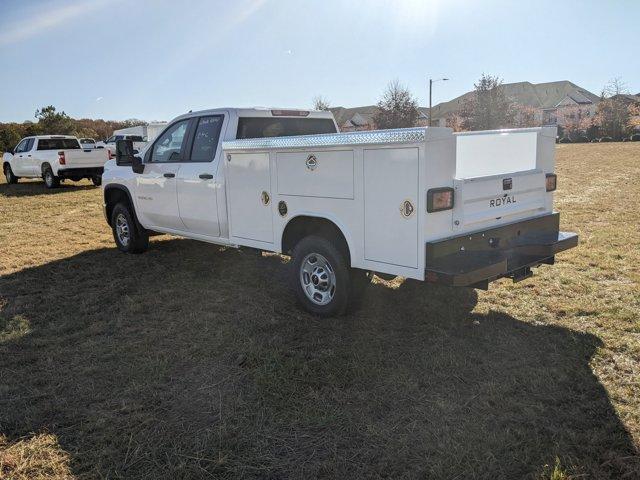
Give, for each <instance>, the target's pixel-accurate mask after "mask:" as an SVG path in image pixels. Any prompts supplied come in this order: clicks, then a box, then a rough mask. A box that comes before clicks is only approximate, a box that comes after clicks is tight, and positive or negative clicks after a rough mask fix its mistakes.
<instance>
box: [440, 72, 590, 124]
mask: <svg viewBox="0 0 640 480" xmlns="http://www.w3.org/2000/svg"><path fill="white" fill-rule="evenodd" d="M502 89H503V91H504V93H505V95H506V96H507V98H509V99H511V101H512V102H514V103H516V104H517V105H521V106H525V107H531V108H533V109H534V111H535V112H536V120H537V121H538V123H540V125H557V122H558V115H557V113H558V111H559V110H562V109H565V108H568V107H571V108H574V109H575V108H576V107H577V111H578V112H580V114H581V115H584V116H593V115H594V114H595V113H596V108H597V105H598V103H599V102H600V97H599V96H598V95H595V94H594V93H591V92H589V91H588V90H586V89H584V88H582V87H579V86H578V85H576V84H575V83H572V82H570V81H568V80H562V81H559V82H546V83H531V82H516V83H505V84H503V85H502ZM473 95H474V92H467V93H465V94H464V95H461V96H459V97H457V98H454V99H453V100H450V101H448V102H443V103H439V104H438V105H435V106H434V107H433V124H434V125H438V126H445V125H446V123H447V119H448V118H450V117H451V116H452V115H455V114H457V113H459V112H460V110H461V108H462V106H463V105H464V103H465V101H466V100H470V99H471V98H472V97H473Z"/></svg>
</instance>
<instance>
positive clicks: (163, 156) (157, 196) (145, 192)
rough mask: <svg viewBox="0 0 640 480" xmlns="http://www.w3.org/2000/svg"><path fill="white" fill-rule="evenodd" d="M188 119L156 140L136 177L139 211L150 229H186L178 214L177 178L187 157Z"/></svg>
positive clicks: (143, 222)
mask: <svg viewBox="0 0 640 480" xmlns="http://www.w3.org/2000/svg"><path fill="white" fill-rule="evenodd" d="M188 127H189V120H181V121H178V122H176V123H174V124H173V125H171V126H170V127H169V128H167V129H166V130H165V131H164V133H163V134H162V135H161V136H160V137H158V138H157V139H156V141H155V142H154V143H153V146H152V147H151V151H150V152H148V154H147V155H146V158H145V164H144V173H141V174H138V175H136V192H135V195H136V205H137V208H136V212H137V213H138V217H139V218H140V222H141V223H142V224H143V225H144V226H145V227H148V228H152V227H157V228H159V229H170V230H184V224H183V223H182V220H180V214H179V211H178V196H177V185H176V178H177V176H178V173H179V171H180V165H181V162H182V158H183V156H184V150H185V146H186V145H185V144H186V139H187V130H188Z"/></svg>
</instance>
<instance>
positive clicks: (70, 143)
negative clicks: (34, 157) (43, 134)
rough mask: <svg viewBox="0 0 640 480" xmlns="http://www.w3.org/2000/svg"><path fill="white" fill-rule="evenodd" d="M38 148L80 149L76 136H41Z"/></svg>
mask: <svg viewBox="0 0 640 480" xmlns="http://www.w3.org/2000/svg"><path fill="white" fill-rule="evenodd" d="M38 150H80V144H79V143H78V140H76V139H75V138H40V139H39V140H38Z"/></svg>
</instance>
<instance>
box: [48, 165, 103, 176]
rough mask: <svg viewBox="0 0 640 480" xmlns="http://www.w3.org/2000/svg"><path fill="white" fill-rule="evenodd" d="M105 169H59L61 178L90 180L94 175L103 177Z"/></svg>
mask: <svg viewBox="0 0 640 480" xmlns="http://www.w3.org/2000/svg"><path fill="white" fill-rule="evenodd" d="M103 172H104V167H83V168H59V169H58V177H60V178H78V177H80V178H89V177H92V176H94V175H102V173H103Z"/></svg>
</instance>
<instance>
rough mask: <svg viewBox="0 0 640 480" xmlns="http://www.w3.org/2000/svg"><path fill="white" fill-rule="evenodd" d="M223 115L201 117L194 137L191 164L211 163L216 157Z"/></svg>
mask: <svg viewBox="0 0 640 480" xmlns="http://www.w3.org/2000/svg"><path fill="white" fill-rule="evenodd" d="M223 120H224V117H223V116H222V115H216V116H211V117H200V118H199V119H198V126H197V127H196V133H195V135H194V137H193V144H192V147H191V156H190V158H189V160H188V161H191V162H211V161H213V159H214V158H215V156H216V150H217V149H218V140H219V139H220V130H221V129H222V121H223Z"/></svg>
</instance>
